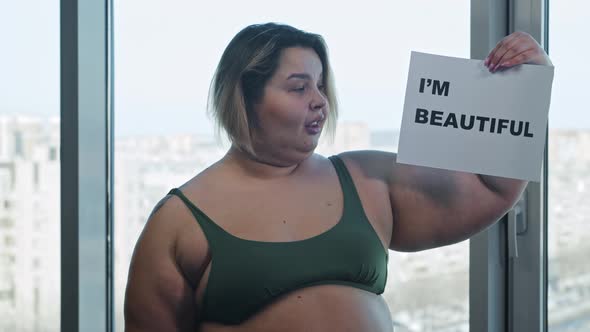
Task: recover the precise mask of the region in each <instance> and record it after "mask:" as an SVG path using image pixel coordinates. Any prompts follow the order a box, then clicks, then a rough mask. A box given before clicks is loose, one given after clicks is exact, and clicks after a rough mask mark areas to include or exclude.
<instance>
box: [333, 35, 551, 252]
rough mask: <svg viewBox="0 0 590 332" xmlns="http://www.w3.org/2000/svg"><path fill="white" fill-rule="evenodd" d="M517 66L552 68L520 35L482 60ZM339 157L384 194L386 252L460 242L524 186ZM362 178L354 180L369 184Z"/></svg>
mask: <svg viewBox="0 0 590 332" xmlns="http://www.w3.org/2000/svg"><path fill="white" fill-rule="evenodd" d="M523 63H528V64H537V65H545V66H551V65H552V63H551V60H550V59H549V56H548V55H547V53H545V51H544V50H543V48H542V47H541V46H540V45H539V44H538V43H537V42H536V41H535V40H534V39H533V38H532V37H531V36H530V35H529V34H528V33H525V32H520V31H519V32H514V33H512V34H510V35H509V36H506V37H505V38H503V39H502V40H501V41H500V42H498V44H497V45H496V47H495V48H494V49H493V50H492V51H491V52H490V54H489V55H488V56H487V58H486V59H485V61H484V64H485V65H486V66H487V67H488V68H489V70H490V71H491V72H495V71H497V70H500V69H508V68H510V67H513V66H517V65H520V64H523ZM342 157H343V159H346V160H347V162H348V164H349V165H350V166H351V167H353V168H357V169H359V170H360V171H359V172H358V174H362V175H361V177H365V179H372V180H374V179H377V180H378V181H377V182H379V181H380V184H379V187H375V188H373V189H372V190H370V191H371V192H374V193H376V195H377V196H384V194H383V193H385V192H387V193H388V194H389V197H388V199H389V204H390V205H391V216H392V217H389V218H390V219H392V220H391V222H392V223H393V224H392V235H391V241H390V249H396V250H403V251H415V250H422V249H428V248H433V247H438V246H443V245H447V244H452V243H455V242H459V241H462V240H465V239H467V238H469V237H471V236H472V235H474V234H476V233H477V232H479V231H481V230H483V229H485V228H487V227H489V226H490V225H492V224H493V223H494V222H495V221H497V220H498V219H499V218H500V217H502V216H503V215H504V214H505V213H506V212H507V211H508V210H509V209H510V208H511V207H512V206H513V205H514V204H515V202H516V201H517V200H518V198H519V197H520V195H521V194H522V192H523V191H524V188H525V187H526V185H527V182H525V181H521V180H515V179H507V178H501V177H494V176H487V175H479V174H471V173H464V172H454V171H447V170H442V169H435V168H428V167H420V166H411V165H402V164H398V163H397V162H396V155H395V154H393V153H387V152H379V151H353V152H348V153H343V154H342ZM365 179H359V180H360V182H361V183H374V182H375V181H365ZM384 187H386V188H384ZM382 199H383V198H382Z"/></svg>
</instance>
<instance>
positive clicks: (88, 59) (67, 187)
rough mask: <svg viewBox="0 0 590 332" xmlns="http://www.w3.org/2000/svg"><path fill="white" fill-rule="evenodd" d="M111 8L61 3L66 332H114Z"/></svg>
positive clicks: (92, 1)
mask: <svg viewBox="0 0 590 332" xmlns="http://www.w3.org/2000/svg"><path fill="white" fill-rule="evenodd" d="M111 8H112V4H111V2H110V0H86V1H78V0H61V1H60V44H61V45H60V76H61V82H60V84H61V91H60V98H61V106H60V107H61V111H60V112H61V129H60V133H61V136H60V142H61V150H60V158H61V179H60V181H61V194H60V195H61V203H60V204H61V207H60V208H61V241H60V242H61V331H64V332H74V331H85V332H86V331H107V330H108V331H112V330H113V328H112V327H113V318H112V317H113V301H112V299H113V287H112V285H113V283H112V280H113V271H112V265H113V264H112V262H113V260H112V257H113V256H112V253H113V252H112V250H113V248H112V242H111V239H112V235H113V234H112V229H113V227H112V208H111V206H112V192H113V191H112V188H113V177H112V174H113V172H112V170H113V168H112V167H113V166H112V160H113V159H112V153H113V149H112V143H113V140H112V138H113V136H112V132H113V130H112V118H113V117H112V96H111V91H112V74H111V73H112V47H111V45H112V42H111V40H112V37H111V33H112V29H111V28H110V26H111V10H112V9H111Z"/></svg>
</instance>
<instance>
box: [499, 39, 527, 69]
mask: <svg viewBox="0 0 590 332" xmlns="http://www.w3.org/2000/svg"><path fill="white" fill-rule="evenodd" d="M530 49H531V47H530V45H527V44H525V43H516V44H515V45H514V46H512V47H511V48H510V49H508V50H507V51H506V53H504V54H503V55H502V56H501V57H499V58H498V59H497V60H496V62H495V63H492V64H491V65H490V67H491V68H492V71H494V70H496V69H498V67H500V66H503V67H506V62H507V61H509V60H510V59H512V58H514V57H515V56H517V55H519V54H521V53H523V52H526V51H528V50H530Z"/></svg>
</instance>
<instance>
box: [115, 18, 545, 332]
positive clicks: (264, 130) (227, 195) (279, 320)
mask: <svg viewBox="0 0 590 332" xmlns="http://www.w3.org/2000/svg"><path fill="white" fill-rule="evenodd" d="M522 63H535V64H541V65H550V61H549V58H548V56H547V55H546V54H545V52H544V51H543V49H542V48H541V47H540V46H539V45H538V44H537V43H536V42H535V40H534V39H533V38H532V37H531V36H529V35H528V34H525V33H520V32H518V33H513V34H511V35H510V36H507V37H506V38H504V39H503V40H502V41H501V42H500V43H499V44H498V45H497V46H496V48H495V49H494V50H492V52H491V53H490V55H489V56H488V58H487V59H486V60H485V65H486V66H488V68H489V69H490V71H496V70H498V69H502V68H508V67H511V66H514V65H518V64H522ZM211 98H212V106H213V108H212V109H213V115H214V116H215V119H216V121H217V124H218V125H219V126H220V127H221V128H223V129H224V130H225V131H226V133H227V134H228V137H229V138H230V140H231V142H232V146H231V148H230V149H229V151H228V152H227V154H226V155H225V156H224V157H223V158H222V159H221V160H219V161H218V162H216V163H214V164H213V165H211V166H210V167H209V168H207V169H206V170H204V171H203V172H201V173H200V174H198V175H196V176H195V177H194V178H192V179H190V180H189V181H188V182H187V183H185V184H184V185H182V186H181V187H180V188H174V189H172V190H171V191H170V193H169V195H167V196H166V197H165V198H163V199H162V201H160V202H159V203H158V204H157V206H156V207H155V208H154V210H153V212H152V214H151V216H150V217H149V220H148V222H147V223H146V225H145V228H144V230H143V233H142V235H141V236H140V238H139V240H138V242H137V245H136V248H135V252H134V256H133V259H132V262H131V267H130V271H129V280H128V285H127V290H126V299H125V326H126V330H127V331H129V332H131V331H196V330H199V331H203V332H221V331H391V330H392V329H393V327H392V321H391V318H390V314H389V310H388V308H387V305H386V303H385V301H384V300H383V298H382V297H381V296H380V294H381V293H382V292H383V290H384V287H385V280H386V278H387V258H388V250H389V249H391V250H399V251H417V250H424V249H429V248H434V247H439V246H444V245H448V244H452V243H456V242H459V241H462V240H465V239H467V238H469V237H470V236H472V235H474V234H476V233H477V232H479V231H481V230H483V229H485V228H486V227H488V226H490V225H491V224H493V223H494V222H495V221H496V220H498V219H499V218H500V217H501V216H502V215H504V214H505V213H506V212H507V211H508V210H509V209H510V208H511V207H512V206H513V204H514V203H515V202H516V201H517V199H518V197H519V196H520V195H521V193H522V191H523V190H524V188H525V186H526V182H525V181H520V180H514V179H506V178H499V177H493V176H485V175H478V174H470V173H463V172H453V171H446V170H440V169H433V168H427V167H418V166H409V165H401V164H397V163H396V155H395V154H394V153H388V152H381V151H351V152H345V153H341V154H339V155H337V156H332V157H330V158H324V157H323V156H320V155H317V154H314V149H315V148H316V146H317V144H318V139H319V136H320V134H321V132H322V129H323V127H324V126H326V127H327V129H328V130H331V129H333V128H334V125H335V122H336V116H337V106H336V99H335V94H334V84H333V82H332V73H331V70H330V65H329V61H328V56H327V51H326V46H325V44H324V41H323V39H322V38H321V37H320V36H319V35H315V34H309V33H306V32H303V31H300V30H297V29H295V28H293V27H290V26H286V25H279V24H273V23H269V24H264V25H252V26H249V27H246V28H245V29H244V30H242V31H241V32H239V33H238V34H237V35H236V36H235V37H234V38H233V40H232V41H231V42H230V44H229V45H228V46H227V48H226V50H225V52H224V54H223V56H222V58H221V60H220V63H219V65H218V68H217V71H216V74H215V77H214V80H213V84H212V95H211Z"/></svg>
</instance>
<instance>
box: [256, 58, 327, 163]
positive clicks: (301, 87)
mask: <svg viewBox="0 0 590 332" xmlns="http://www.w3.org/2000/svg"><path fill="white" fill-rule="evenodd" d="M322 71H323V68H322V63H321V61H320V58H319V56H318V55H317V54H316V53H315V51H314V50H312V49H309V48H301V47H292V48H286V49H284V50H283V52H282V54H281V57H280V62H279V66H278V69H277V71H276V73H275V74H274V76H273V77H272V78H271V79H270V80H269V82H268V83H267V84H266V86H265V88H264V94H263V97H262V100H261V101H260V102H259V103H258V104H257V105H255V106H254V111H255V112H256V115H257V118H258V127H257V128H256V129H254V131H253V144H254V149H255V151H256V153H257V154H258V153H260V154H271V155H272V158H273V159H280V160H284V161H297V160H302V159H304V158H306V157H308V156H309V155H311V154H312V153H313V151H314V149H315V148H316V146H317V144H318V140H319V137H320V134H321V132H322V128H323V125H324V123H325V121H326V117H327V115H328V110H329V105H328V99H327V97H326V95H325V90H324V86H323V81H322V78H323V77H322Z"/></svg>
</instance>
